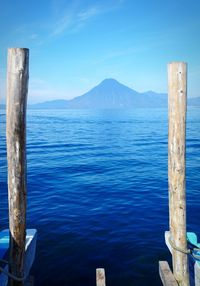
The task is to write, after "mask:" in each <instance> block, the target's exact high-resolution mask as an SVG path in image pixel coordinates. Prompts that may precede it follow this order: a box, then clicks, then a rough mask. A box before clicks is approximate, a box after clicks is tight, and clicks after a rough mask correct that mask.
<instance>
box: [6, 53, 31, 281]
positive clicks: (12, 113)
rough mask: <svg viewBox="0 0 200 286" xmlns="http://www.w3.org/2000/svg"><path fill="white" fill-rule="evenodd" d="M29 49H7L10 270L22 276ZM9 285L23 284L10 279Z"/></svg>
mask: <svg viewBox="0 0 200 286" xmlns="http://www.w3.org/2000/svg"><path fill="white" fill-rule="evenodd" d="M28 66H29V50H28V49H20V48H11V49H8V67H7V115H6V116H7V118H6V120H7V124H6V137H7V159H8V200H9V228H10V272H11V273H12V274H13V275H15V276H17V277H23V275H24V270H23V267H24V254H25V238H26V105H27V93H28V77H29V71H28ZM9 284H10V285H13V286H19V285H24V283H23V282H18V281H15V280H13V279H10V281H9Z"/></svg>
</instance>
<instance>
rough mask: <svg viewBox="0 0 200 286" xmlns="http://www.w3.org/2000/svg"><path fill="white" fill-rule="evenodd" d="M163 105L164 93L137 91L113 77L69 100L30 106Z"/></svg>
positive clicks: (96, 107)
mask: <svg viewBox="0 0 200 286" xmlns="http://www.w3.org/2000/svg"><path fill="white" fill-rule="evenodd" d="M165 106H167V96H166V94H158V93H155V92H153V91H148V92H144V93H139V92H137V91H135V90H133V89H131V88H129V87H127V86H125V85H123V84H121V83H119V82H118V81H117V80H115V79H105V80H103V81H102V82H101V83H100V84H99V85H97V86H95V87H94V88H92V89H91V90H90V91H88V92H86V93H85V94H83V95H81V96H78V97H75V98H73V99H71V100H53V101H48V102H43V103H38V104H35V105H32V106H31V108H44V109H46V108H47V109H48V108H62V109H63V108H67V109H69V108H71V109H76V108H77V109H106V108H138V107H143V108H145V107H165Z"/></svg>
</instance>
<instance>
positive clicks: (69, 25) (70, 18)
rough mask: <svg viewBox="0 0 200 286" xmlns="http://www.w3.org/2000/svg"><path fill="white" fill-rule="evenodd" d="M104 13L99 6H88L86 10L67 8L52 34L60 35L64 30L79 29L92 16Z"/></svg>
mask: <svg viewBox="0 0 200 286" xmlns="http://www.w3.org/2000/svg"><path fill="white" fill-rule="evenodd" d="M100 13H102V10H101V9H100V8H99V7H95V6H93V7H88V8H87V9H85V10H78V9H77V10H74V9H71V10H67V11H66V12H65V14H64V15H63V16H62V18H61V19H59V20H58V21H57V22H56V23H55V25H54V27H53V31H52V33H51V36H58V35H61V34H63V33H64V32H72V31H77V30H78V29H79V28H80V27H83V26H84V25H85V24H86V23H87V22H88V21H89V20H90V19H91V18H93V17H95V16H96V15H98V14H100Z"/></svg>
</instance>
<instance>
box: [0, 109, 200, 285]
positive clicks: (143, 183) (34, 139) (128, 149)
mask: <svg viewBox="0 0 200 286" xmlns="http://www.w3.org/2000/svg"><path fill="white" fill-rule="evenodd" d="M187 119H188V121H187V200H188V203H187V206H188V231H195V232H196V233H197V234H198V235H199V237H200V228H199V222H200V187H199V174H200V109H197V108H196V109H195V108H190V109H188V118H187ZM167 124H168V123H167V110H165V109H149V110H148V109H144V110H143V109H137V110H128V111H124V110H29V111H28V117H27V163H28V213H27V227H28V228H37V230H38V242H37V254H36V260H35V263H34V266H33V268H32V273H33V275H34V278H35V285H36V286H37V285H38V286H39V285H41V286H47V285H48V286H49V285H70V286H80V285H82V286H86V285H87V286H89V285H95V269H96V268H98V267H104V268H105V270H106V278H107V285H115V286H116V285H126V286H129V285H131V286H133V285H139V286H144V285H145V286H146V285H154V286H157V285H161V282H160V278H159V274H158V261H159V260H168V261H170V259H171V257H170V255H169V252H168V250H167V248H166V246H165V243H164V231H165V230H168V190H167V189H168V186H167V133H168V130H167V128H168V127H167ZM0 171H1V172H0V185H1V188H0V192H1V196H0V212H1V221H0V227H1V229H3V228H5V227H8V214H7V183H6V180H7V179H6V176H7V175H6V143H5V113H4V112H3V111H1V117H0Z"/></svg>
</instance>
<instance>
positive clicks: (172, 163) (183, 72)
mask: <svg viewBox="0 0 200 286" xmlns="http://www.w3.org/2000/svg"><path fill="white" fill-rule="evenodd" d="M186 81H187V65H186V64H185V63H182V62H173V63H170V64H169V65H168V93H169V97H168V116H169V132H168V136H169V137H168V186H169V216H170V218H169V224H170V243H171V246H172V260H173V274H174V276H175V278H176V280H177V281H178V283H179V285H181V286H188V285H189V273H188V257H187V239H186V192H185V130H186V106H187V82H186Z"/></svg>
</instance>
